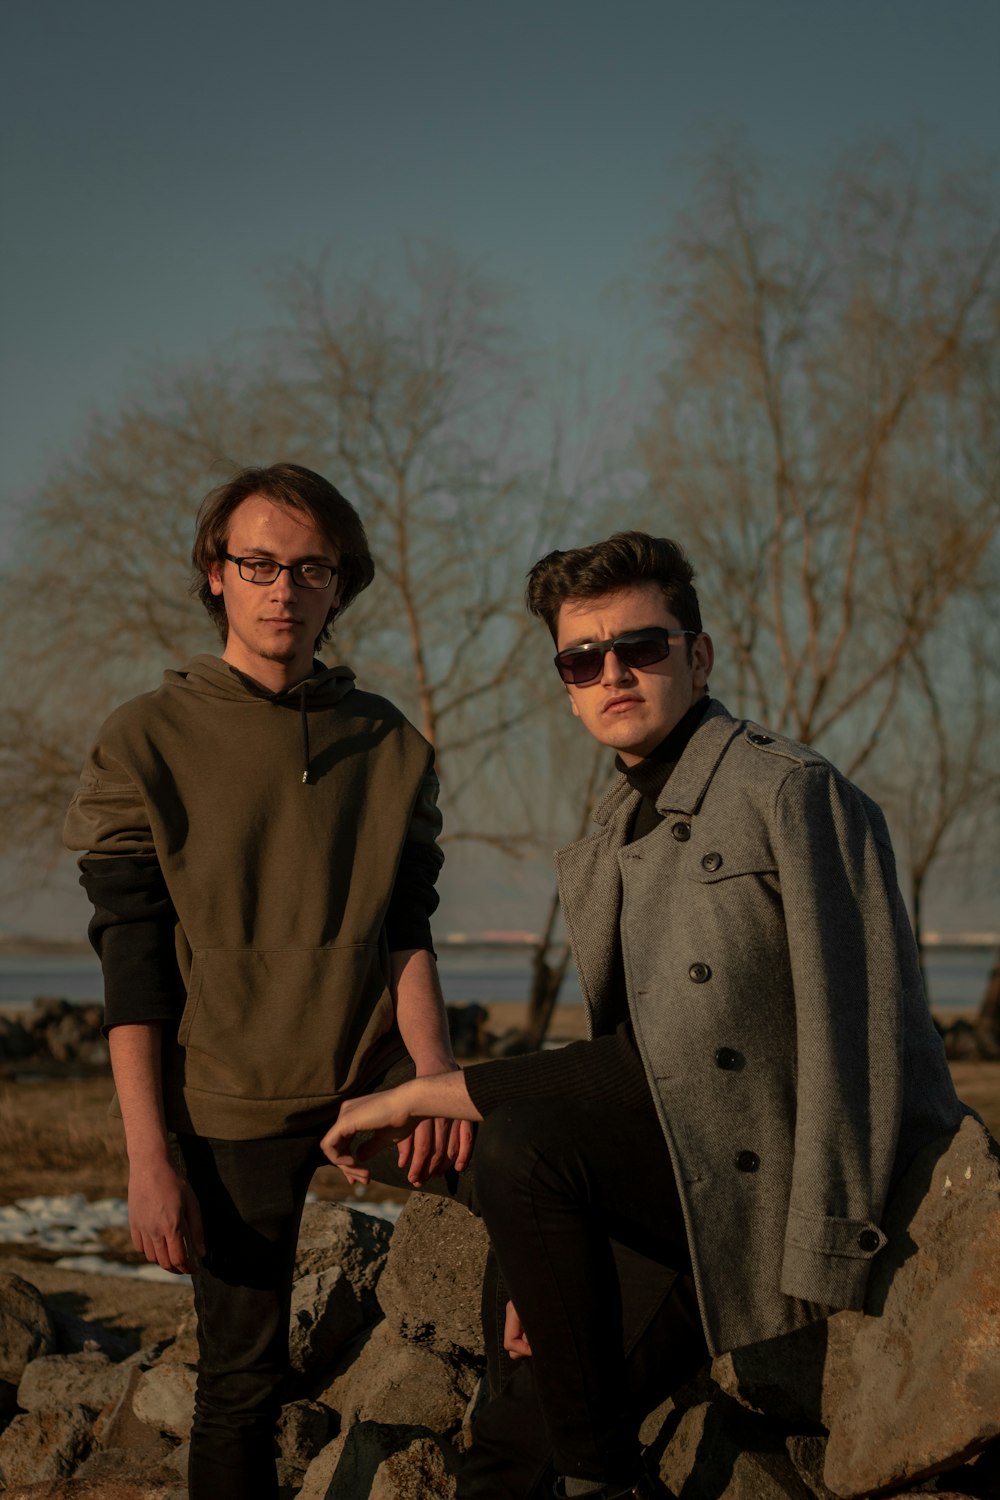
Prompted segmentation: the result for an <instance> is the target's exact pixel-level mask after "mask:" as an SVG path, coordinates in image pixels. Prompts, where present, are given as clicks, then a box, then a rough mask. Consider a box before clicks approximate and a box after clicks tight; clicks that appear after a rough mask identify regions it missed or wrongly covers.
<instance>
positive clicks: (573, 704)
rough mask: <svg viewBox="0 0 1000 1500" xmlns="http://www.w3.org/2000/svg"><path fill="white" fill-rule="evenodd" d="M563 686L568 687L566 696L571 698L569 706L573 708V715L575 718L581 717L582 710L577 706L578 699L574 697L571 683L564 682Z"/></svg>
mask: <svg viewBox="0 0 1000 1500" xmlns="http://www.w3.org/2000/svg"><path fill="white" fill-rule="evenodd" d="M563 686H564V687H565V689H566V697H567V698H568V699H569V706H570V708H571V709H572V710H573V717H574V718H575V719H578V718H579V717H580V710H579V709H578V708H577V706H576V699H575V698H574V697H573V694H572V693H571V692H570V690H569V683H568V682H567V683H564V684H563Z"/></svg>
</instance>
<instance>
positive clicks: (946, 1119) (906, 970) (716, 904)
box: [556, 701, 965, 1353]
mask: <svg viewBox="0 0 1000 1500" xmlns="http://www.w3.org/2000/svg"><path fill="white" fill-rule="evenodd" d="M638 802H639V794H638V793H637V792H635V791H634V790H633V789H632V788H631V787H630V785H629V783H628V782H627V781H626V780H625V779H624V778H622V779H621V780H620V781H619V782H618V783H617V784H616V785H615V786H614V787H613V788H612V789H611V791H610V792H609V793H608V794H607V796H606V797H605V798H604V799H603V801H602V802H601V803H600V805H599V806H598V807H597V809H596V811H595V813H594V819H595V821H596V823H597V824H598V829H597V831H596V832H595V833H593V834H591V835H590V836H588V837H586V838H583V839H581V840H580V841H579V842H578V843H575V844H573V845H571V846H570V847H569V848H567V849H563V850H561V851H560V852H559V853H558V854H557V855H556V864H557V870H558V877H559V889H560V893H561V897H562V902H563V908H564V911H565V914H566V921H567V926H568V930H569V935H570V941H571V943H572V947H573V952H574V956H575V959H576V963H577V967H578V970H579V975H580V982H581V986H582V989H583V994H584V999H585V1002H586V1004H587V1007H588V1010H589V1017H590V1026H591V1034H592V1035H599V1034H601V1033H602V1032H603V1031H606V1030H608V1029H610V1027H611V1026H612V1025H613V1024H614V1023H613V1021H612V1020H611V1018H610V1009H609V1007H610V1006H611V1004H612V1002H613V995H612V986H613V985H614V975H615V951H616V942H617V939H618V932H619V929H620V934H621V944H622V950H623V955H624V965H625V980H626V989H627V994H628V1006H629V1013H630V1015H631V1019H632V1024H633V1028H634V1032H635V1038H636V1042H637V1045H638V1048H639V1052H640V1055H641V1057H642V1062H643V1066H644V1068H645V1070H646V1076H647V1078H648V1081H649V1086H650V1089H651V1091H652V1094H653V1097H654V1100H655V1103H656V1107H657V1111H658V1113H659V1117H660V1122H661V1125H662V1127H663V1133H664V1136H665V1138H666V1141H667V1145H668V1147H669V1150H670V1155H671V1159H672V1161H673V1166H674V1172H675V1176H676V1179H677V1184H678V1188H679V1190H680V1196H681V1202H682V1205H683V1208H684V1215H685V1221H686V1225H687V1233H688V1241H689V1244H690V1249H691V1258H692V1263H693V1267H694V1275H695V1281H696V1284H697V1288H698V1296H699V1301H700V1305H701V1312H702V1319H703V1322H704V1327H705V1333H706V1337H707V1339H708V1343H709V1347H710V1348H711V1350H712V1351H713V1353H721V1352H723V1351H725V1350H728V1349H733V1348H737V1347H739V1346H741V1345H744V1344H749V1343H755V1342H757V1341H758V1340H761V1339H766V1338H771V1337H774V1336H776V1335H778V1334H781V1333H785V1332H788V1331H790V1330H792V1329H794V1328H797V1327H800V1326H801V1325H803V1324H804V1323H807V1322H810V1321H813V1320H814V1319H816V1318H817V1317H822V1316H824V1315H826V1314H827V1313H829V1312H830V1311H831V1310H832V1309H834V1308H847V1307H850V1308H860V1307H862V1306H863V1303H864V1294H865V1284H866V1282H867V1279H868V1272H869V1268H870V1266H871V1263H872V1260H873V1259H874V1257H875V1256H876V1255H877V1254H878V1253H879V1251H880V1250H881V1249H882V1248H883V1247H884V1246H885V1244H886V1243H887V1241H886V1237H885V1234H884V1233H883V1231H882V1229H881V1227H880V1220H881V1218H882V1214H883V1210H884V1208H885V1204H886V1200H887V1198H888V1196H889V1193H890V1191H891V1188H892V1186H893V1184H894V1182H895V1181H896V1179H897V1178H898V1176H899V1175H900V1173H901V1172H902V1170H903V1169H904V1168H905V1167H906V1165H907V1163H908V1162H909V1160H910V1159H911V1158H912V1156H913V1155H914V1154H915V1152H916V1151H917V1150H919V1149H920V1147H921V1146H923V1145H924V1144H925V1143H926V1142H927V1141H929V1140H931V1139H934V1138H935V1137H936V1136H939V1135H942V1134H944V1133H946V1132H948V1131H949V1130H952V1129H954V1128H955V1127H956V1126H957V1124H958V1123H959V1120H960V1119H961V1116H962V1114H963V1113H964V1112H965V1111H964V1107H963V1106H962V1105H961V1104H959V1102H958V1100H957V1098H956V1096H955V1092H954V1089H953V1087H952V1084H951V1079H950V1076H949V1073H948V1068H947V1064H946V1062H945V1058H944V1052H943V1049H942V1047H941V1043H940V1040H939V1038H938V1036H937V1033H936V1031H935V1029H934V1026H933V1023H932V1021H931V1017H930V1013H929V1011H928V1008H927V1003H926V1000H925V998H924V994H923V989H922V986H921V983H920V975H919V970H918V966H917V955H916V948H915V944H914V941H913V935H912V932H911V930H910V925H909V921H908V919H907V916H906V912H905V909H904V906H903V902H902V899H901V897H900V894H899V889H898V886H897V883H896V874H895V865H894V860H893V853H892V846H891V844H890V841H889V835H888V832H887V829H886V825H885V820H884V818H883V816H882V813H881V811H880V809H879V808H878V807H877V805H876V804H875V803H874V802H872V801H871V799H870V798H868V797H866V796H865V795H864V793H863V792H861V791H859V789H858V788H857V787H856V786H854V785H852V783H851V782H849V781H848V780H846V778H845V777H843V776H842V775H841V774H840V773H839V772H838V771H837V770H836V769H835V768H834V767H833V766H832V765H831V764H830V763H829V761H826V760H824V759H823V757H822V756H820V755H818V754H816V752H815V751H813V750H810V749H808V748H807V747H805V746H803V745H799V744H796V743H794V742H793V741H791V740H787V739H782V738H780V737H779V736H777V735H773V734H770V733H769V732H768V731H766V730H764V729H761V728H760V727H759V726H758V725H755V724H751V723H748V722H746V721H742V722H740V721H737V720H735V719H734V718H733V717H732V716H731V715H730V714H729V713H727V711H726V710H725V708H724V707H723V706H722V704H721V703H718V702H716V701H712V703H711V704H710V706H709V708H708V711H707V713H706V715H705V717H704V719H703V720H702V721H701V723H700V724H699V726H698V728H697V729H696V730H695V733H694V735H693V736H692V738H691V740H690V741H689V743H688V745H687V747H686V749H685V750H684V753H683V755H682V757H681V760H680V762H679V763H678V765H677V767H676V769H675V770H674V772H673V774H672V775H671V776H670V777H669V779H668V781H667V783H666V786H665V787H664V790H663V793H662V795H661V797H660V799H659V802H658V804H657V806H658V810H659V811H660V812H661V814H664V815H665V816H664V820H663V822H661V823H660V824H659V826H658V827H656V828H655V829H654V830H653V831H652V832H651V833H649V834H647V835H646V836H645V837H644V838H642V839H640V840H638V841H637V842H635V843H633V844H627V843H626V839H627V836H628V829H629V825H630V822H631V817H632V814H633V813H634V811H635V809H636V807H637V805H638ZM651 1190H652V1191H655V1184H654V1185H651Z"/></svg>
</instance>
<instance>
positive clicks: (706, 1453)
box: [660, 1396, 812, 1500]
mask: <svg viewBox="0 0 1000 1500" xmlns="http://www.w3.org/2000/svg"><path fill="white" fill-rule="evenodd" d="M671 1427H672V1430H671V1434H670V1437H669V1441H668V1442H667V1445H666V1448H665V1450H664V1452H663V1454H662V1456H661V1458H660V1477H661V1478H662V1479H663V1481H664V1483H665V1484H667V1485H668V1486H669V1487H670V1488H671V1489H672V1490H673V1492H674V1494H675V1495H679V1494H680V1493H681V1491H682V1490H683V1492H684V1500H812V1495H811V1492H810V1490H808V1489H807V1488H806V1486H805V1484H804V1483H803V1481H802V1479H801V1478H800V1477H799V1475H798V1474H797V1473H796V1470H795V1466H794V1465H793V1463H792V1461H791V1459H790V1458H789V1456H788V1454H787V1453H786V1451H785V1448H784V1442H783V1439H782V1438H781V1436H780V1435H777V1434H776V1433H775V1432H774V1430H773V1429H772V1427H771V1426H770V1424H768V1423H767V1422H765V1421H764V1420H763V1419H761V1418H760V1417H754V1416H752V1415H751V1414H750V1413H749V1412H747V1411H745V1410H744V1409H743V1408H742V1407H741V1406H739V1404H738V1403H737V1402H735V1401H732V1400H730V1399H729V1398H728V1397H726V1396H720V1397H719V1398H718V1399H717V1400H716V1401H712V1402H702V1403H701V1404H699V1405H698V1406H692V1407H690V1408H689V1409H688V1410H687V1411H685V1412H683V1413H682V1414H681V1415H680V1420H679V1422H678V1423H677V1425H676V1427H673V1426H672V1424H671Z"/></svg>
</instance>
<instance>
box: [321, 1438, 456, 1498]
mask: <svg viewBox="0 0 1000 1500" xmlns="http://www.w3.org/2000/svg"><path fill="white" fill-rule="evenodd" d="M436 1455H439V1457H438V1456H436ZM455 1466H456V1459H455V1456H454V1454H452V1453H451V1452H450V1451H449V1449H448V1448H447V1447H446V1446H445V1447H442V1446H441V1445H440V1444H439V1443H438V1442H437V1441H436V1439H435V1437H434V1435H433V1434H432V1433H429V1432H427V1431H426V1429H423V1428H420V1427H412V1426H405V1425H402V1424H399V1423H387V1422H358V1423H356V1424H355V1425H354V1426H353V1427H351V1428H350V1429H349V1430H348V1431H346V1432H343V1433H341V1435H340V1437H338V1438H335V1439H334V1440H333V1442H332V1443H328V1444H327V1446H326V1447H325V1448H324V1449H323V1451H322V1453H320V1454H319V1455H318V1457H317V1458H315V1459H314V1460H313V1462H312V1463H311V1464H310V1466H309V1468H308V1469H307V1470H306V1475H305V1479H304V1480H303V1483H302V1488H301V1490H300V1491H299V1496H298V1500H369V1497H376V1500H434V1497H436V1496H439V1495H440V1496H442V1497H447V1500H450V1497H451V1496H453V1495H454V1493H455V1488H454V1484H455V1481H454V1479H453V1478H451V1475H452V1474H453V1473H454V1471H455ZM376 1486H378V1487H377V1488H376Z"/></svg>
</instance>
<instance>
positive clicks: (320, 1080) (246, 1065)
mask: <svg viewBox="0 0 1000 1500" xmlns="http://www.w3.org/2000/svg"><path fill="white" fill-rule="evenodd" d="M392 1020H393V1005H392V999H391V997H390V995H389V992H388V989H387V986H386V981H385V974H384V972H383V969H382V964H381V961H380V958H379V951H378V947H377V945H376V944H374V943H356V944H350V945H347V946H345V947H330V948H266V949H259V948H202V949H199V950H197V951H196V952H195V953H194V954H193V957H192V964H191V977H190V982H189V986H188V1000H187V1004H186V1005H185V1007H184V1014H183V1016H182V1018H181V1025H180V1030H179V1032H178V1041H179V1042H180V1044H181V1046H182V1047H183V1048H184V1049H185V1063H184V1083H185V1087H186V1088H189V1089H196V1090H199V1091H203V1092H205V1093H213V1094H225V1095H229V1096H236V1097H240V1098H247V1099H309V1098H318V1097H328V1096H330V1095H332V1094H335V1093H338V1092H340V1091H341V1090H342V1089H344V1088H345V1087H346V1086H347V1085H348V1084H349V1082H350V1081H351V1080H352V1077H353V1075H354V1073H356V1071H357V1063H358V1061H359V1060H360V1059H361V1058H363V1057H364V1056H365V1054H366V1053H367V1052H368V1051H370V1049H371V1048H372V1047H373V1046H374V1044H375V1043H376V1042H377V1041H378V1039H379V1038H380V1037H381V1036H383V1035H384V1034H385V1033H386V1032H387V1031H388V1030H389V1029H390V1027H391V1025H392Z"/></svg>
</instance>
